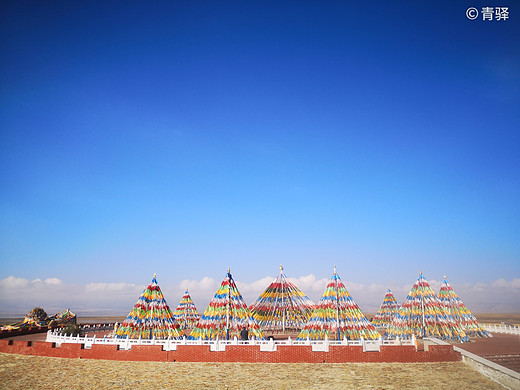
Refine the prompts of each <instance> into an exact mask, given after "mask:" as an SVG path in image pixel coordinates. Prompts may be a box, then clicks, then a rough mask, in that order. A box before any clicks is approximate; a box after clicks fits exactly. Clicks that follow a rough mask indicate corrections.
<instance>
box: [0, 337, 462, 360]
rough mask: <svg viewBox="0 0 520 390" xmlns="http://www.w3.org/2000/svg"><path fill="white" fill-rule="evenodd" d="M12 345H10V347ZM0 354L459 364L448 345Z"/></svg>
mask: <svg viewBox="0 0 520 390" xmlns="http://www.w3.org/2000/svg"><path fill="white" fill-rule="evenodd" d="M10 344H11V345H10ZM0 352H5V353H15V354H22V355H36V356H54V357H64V358H76V359H77V358H83V359H105V360H122V361H158V362H174V361H177V362H251V363H323V362H326V363H392V362H397V363H416V362H419V363H423V362H424V363H426V362H448V361H460V360H462V357H461V355H460V353H458V352H455V351H454V350H453V346H451V345H431V346H429V351H416V350H415V347H414V346H409V345H402V346H386V345H383V346H381V351H380V352H363V348H362V347H360V346H331V347H330V350H329V352H312V347H311V346H309V345H299V346H289V345H281V346H280V345H278V346H277V350H276V351H274V352H263V351H260V346H259V345H228V346H227V347H226V350H225V351H220V352H212V351H210V348H209V346H208V345H178V346H177V350H176V351H163V350H162V346H160V345H134V346H132V349H131V350H129V351H125V350H119V348H118V346H117V345H102V344H94V345H93V346H92V349H84V348H83V345H82V344H62V345H61V347H54V346H53V344H52V343H46V342H43V341H33V342H32V343H31V342H28V341H12V340H11V341H8V340H0Z"/></svg>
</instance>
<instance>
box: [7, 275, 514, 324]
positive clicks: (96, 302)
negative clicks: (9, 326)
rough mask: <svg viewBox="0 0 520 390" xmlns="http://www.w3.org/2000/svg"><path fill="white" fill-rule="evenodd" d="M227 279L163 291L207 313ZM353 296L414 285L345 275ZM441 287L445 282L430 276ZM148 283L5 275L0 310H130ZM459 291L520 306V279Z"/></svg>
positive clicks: (306, 280) (315, 287) (473, 299)
mask: <svg viewBox="0 0 520 390" xmlns="http://www.w3.org/2000/svg"><path fill="white" fill-rule="evenodd" d="M273 280H274V278H273V277H271V276H265V277H261V278H259V279H257V280H255V281H252V282H250V283H247V282H240V281H237V286H238V289H239V290H240V292H241V293H242V295H243V297H244V299H245V301H246V303H247V304H251V303H253V301H254V300H255V299H256V298H258V296H259V295H260V294H261V293H262V291H264V290H265V288H267V286H268V285H269V284H270V283H271V282H272V281H273ZM289 280H290V281H291V282H292V283H294V284H295V285H296V286H297V287H298V288H300V289H301V290H302V291H303V292H304V293H305V294H307V295H308V296H309V298H311V299H312V300H313V301H314V302H318V301H319V299H320V298H321V295H322V293H323V291H324V289H325V287H326V285H327V282H328V279H326V278H323V279H317V278H316V276H315V275H313V274H309V275H304V276H301V277H299V278H289ZM220 283H221V281H217V280H215V279H213V278H211V277H207V276H206V277H203V278H202V279H200V280H183V281H181V282H180V283H179V284H177V285H166V286H164V285H161V289H162V291H163V294H164V296H165V298H166V300H167V302H168V304H169V305H170V307H171V309H172V310H174V309H175V307H176V306H177V304H178V302H179V301H180V299H181V297H182V294H183V293H184V291H185V290H186V289H187V288H188V289H189V291H190V294H191V296H192V298H193V300H194V301H195V304H196V306H197V308H198V310H199V311H200V312H203V311H204V310H205V309H206V307H207V305H208V303H209V301H210V300H211V299H212V298H213V296H214V294H215V292H216V291H217V289H218V287H219V286H220ZM343 283H344V284H345V286H346V287H347V290H348V291H349V292H350V294H351V295H352V298H353V299H354V301H356V303H357V304H358V305H359V306H360V307H361V309H362V310H363V311H364V312H365V313H374V312H375V311H377V309H378V308H379V305H380V304H381V302H382V301H383V298H384V295H385V293H386V290H387V289H388V288H390V289H391V290H392V292H393V293H394V295H395V296H396V298H397V300H398V301H399V302H402V301H403V300H404V299H405V298H406V296H407V294H408V293H409V291H410V289H411V287H412V284H395V283H394V284H391V285H388V286H386V285H380V284H369V285H365V284H361V283H356V282H353V281H346V280H343ZM430 285H431V286H432V288H433V290H434V291H436V292H437V291H438V290H439V288H440V285H441V282H440V281H435V280H434V281H430ZM144 287H145V285H140V286H139V285H135V284H129V283H125V282H116V283H107V282H93V283H88V284H85V285H76V284H71V283H66V282H63V281H62V280H60V279H58V278H52V277H51V278H46V279H44V280H42V279H40V278H36V279H34V280H32V281H30V280H28V279H25V278H20V277H15V276H8V277H6V278H4V279H1V280H0V313H1V314H2V315H4V316H5V315H6V314H16V315H19V314H25V313H27V312H28V311H30V310H31V309H32V308H33V307H35V306H41V307H43V308H44V309H45V310H46V311H47V312H48V313H55V312H58V311H60V310H63V309H65V308H71V310H72V311H76V312H78V313H82V312H83V313H86V312H89V313H93V314H94V315H95V314H96V313H101V312H103V313H110V314H113V315H125V314H127V313H128V312H129V311H130V309H131V308H132V307H133V305H134V304H135V302H136V301H137V299H138V297H139V295H140V294H141V292H142V291H143V288H144ZM452 287H453V289H454V290H455V292H456V293H457V294H458V295H459V297H460V298H461V299H462V300H463V301H464V303H465V304H466V305H467V306H468V308H469V309H470V310H471V311H472V312H474V313H500V312H504V313H511V312H519V311H520V279H518V278H516V279H512V280H506V279H498V280H495V281H493V282H491V283H474V284H472V283H464V284H460V285H452Z"/></svg>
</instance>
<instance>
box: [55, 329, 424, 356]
mask: <svg viewBox="0 0 520 390" xmlns="http://www.w3.org/2000/svg"><path fill="white" fill-rule="evenodd" d="M46 341H47V342H50V343H55V344H56V345H57V346H61V344H63V343H67V344H83V345H84V348H86V349H90V348H92V345H93V344H105V345H118V346H119V349H122V350H130V349H132V346H133V345H162V349H163V350H164V351H175V350H177V346H179V345H209V347H210V351H225V350H226V346H228V345H259V346H260V351H264V352H273V351H276V349H277V347H278V346H279V345H294V346H302V345H310V346H312V350H313V351H320V352H328V351H329V347H330V346H349V345H352V346H362V347H363V352H369V351H380V348H381V345H385V346H388V345H390V346H399V345H413V346H415V347H417V343H416V339H415V337H414V336H412V338H411V339H399V338H398V339H396V340H383V339H382V338H379V339H377V340H364V339H361V340H347V339H343V340H341V341H331V340H328V339H325V340H309V339H307V340H292V339H291V338H290V337H289V338H288V339H287V340H272V339H271V340H255V339H252V340H247V341H242V340H238V339H237V338H234V339H233V340H218V339H217V340H201V339H198V340H188V339H186V338H183V339H180V340H177V339H155V338H152V339H141V338H139V339H122V338H113V337H103V338H100V337H96V336H92V337H88V335H85V336H72V335H66V334H61V333H59V332H52V331H48V332H47V339H46Z"/></svg>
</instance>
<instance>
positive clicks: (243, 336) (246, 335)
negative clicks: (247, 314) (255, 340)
mask: <svg viewBox="0 0 520 390" xmlns="http://www.w3.org/2000/svg"><path fill="white" fill-rule="evenodd" d="M240 340H244V341H247V340H249V331H248V330H247V328H246V327H245V325H244V326H243V327H242V330H241V331H240Z"/></svg>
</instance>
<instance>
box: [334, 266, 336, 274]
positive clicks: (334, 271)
mask: <svg viewBox="0 0 520 390" xmlns="http://www.w3.org/2000/svg"><path fill="white" fill-rule="evenodd" d="M336 274H337V272H336V266H334V275H336Z"/></svg>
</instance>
